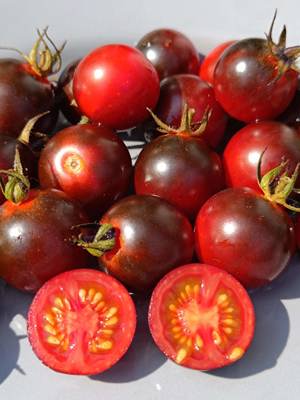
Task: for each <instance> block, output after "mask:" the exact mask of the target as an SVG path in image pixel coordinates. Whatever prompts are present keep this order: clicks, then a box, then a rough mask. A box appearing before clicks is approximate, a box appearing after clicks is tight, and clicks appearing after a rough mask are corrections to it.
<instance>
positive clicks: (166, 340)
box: [148, 263, 255, 371]
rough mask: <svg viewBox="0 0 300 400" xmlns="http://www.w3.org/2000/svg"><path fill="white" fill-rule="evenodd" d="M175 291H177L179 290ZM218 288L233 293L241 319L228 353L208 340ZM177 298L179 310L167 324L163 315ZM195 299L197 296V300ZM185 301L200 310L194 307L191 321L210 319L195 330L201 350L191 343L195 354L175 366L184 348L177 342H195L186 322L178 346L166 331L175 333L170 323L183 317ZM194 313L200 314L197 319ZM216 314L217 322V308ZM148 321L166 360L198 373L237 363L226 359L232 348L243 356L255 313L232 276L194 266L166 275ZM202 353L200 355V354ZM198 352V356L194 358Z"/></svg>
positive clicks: (155, 295)
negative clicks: (197, 291) (197, 307)
mask: <svg viewBox="0 0 300 400" xmlns="http://www.w3.org/2000/svg"><path fill="white" fill-rule="evenodd" d="M197 284H198V286H200V293H198V294H196V295H195V294H194V293H193V291H194V289H195V286H194V285H197ZM187 286H188V287H189V291H188V293H189V297H188V298H187V297H186V295H187V293H186V292H185V288H186V287H187ZM178 287H180V289H179V290H178ZM220 287H221V289H220ZM218 288H219V290H222V289H225V290H228V289H229V290H230V291H231V293H232V294H231V296H234V297H235V300H236V303H237V304H238V306H239V308H240V310H239V311H240V312H239V314H240V316H239V318H240V319H241V326H242V329H241V332H239V334H238V336H235V338H234V339H233V340H232V339H231V340H232V343H230V345H229V348H228V349H227V351H224V349H222V348H221V349H220V348H218V346H217V344H216V343H214V340H213V339H212V338H211V333H212V326H209V324H210V321H212V320H213V313H214V310H215V309H216V307H218V305H217V304H216V303H217V302H216V298H215V295H216V291H218ZM178 291H179V293H178ZM170 292H171V293H172V295H171V296H172V306H170V303H169V301H168V294H170ZM176 295H177V296H178V300H177V305H176V307H178V308H180V310H176V312H177V315H176V314H172V319H171V321H170V320H169V318H168V317H167V316H166V315H165V314H166V312H167V311H170V307H173V306H174V305H175V304H176ZM197 295H199V297H198V298H197ZM187 299H188V300H187ZM188 301H191V302H193V305H195V304H197V305H199V309H198V310H196V312H195V308H194V307H193V311H194V313H193V316H194V321H195V320H197V319H198V321H200V320H201V319H200V318H199V314H200V315H201V311H202V312H204V313H205V312H209V313H210V314H209V315H210V318H209V320H208V321H207V320H204V321H205V322H204V323H203V320H202V324H201V323H199V325H198V326H197V328H198V329H197V330H196V329H195V330H196V332H197V334H198V335H199V336H200V337H201V341H202V348H199V347H198V346H197V345H196V343H194V346H195V347H194V351H195V353H196V354H194V355H193V354H190V355H189V356H187V357H186V358H185V359H183V360H182V361H181V362H178V360H177V357H176V353H177V351H178V348H180V347H181V348H184V344H182V343H187V342H186V341H185V342H180V340H181V339H182V336H186V338H187V339H189V340H193V339H195V338H193V336H192V329H189V328H191V327H192V326H191V327H189V326H188V323H189V321H188V320H187V321H185V322H186V323H185V324H184V327H185V329H183V330H182V331H181V336H179V339H177V341H178V342H177V343H176V340H172V331H171V332H169V330H171V329H172V330H173V329H174V322H173V319H174V318H176V319H177V318H178V319H179V320H180V317H182V316H183V315H184V311H185V309H186V308H185V306H186V304H183V303H184V302H188ZM230 307H232V306H230ZM173 308H174V307H173ZM236 308H237V306H235V307H234V311H232V312H233V313H234V314H235V315H233V316H232V318H233V319H234V320H236V318H237V317H236V315H237V310H236ZM197 313H199V314H198V315H197ZM218 313H219V315H218V317H219V318H217V319H219V320H220V319H221V318H220V314H221V312H220V308H219V310H218ZM226 318H230V317H228V314H227V316H226ZM148 321H149V328H150V332H151V335H152V337H153V339H154V341H155V343H156V345H157V346H158V347H159V349H160V350H161V351H162V352H163V353H164V354H165V355H166V356H167V357H168V358H170V359H171V360H172V361H174V362H176V363H178V364H180V365H182V366H184V367H188V368H193V369H198V370H201V371H209V370H212V369H216V368H221V367H224V366H226V365H229V364H232V363H233V362H235V361H237V360H236V359H235V360H234V359H231V358H230V356H228V351H230V348H231V349H232V348H234V347H238V348H240V349H241V350H242V354H244V352H245V351H246V350H247V349H248V347H249V345H250V344H251V341H252V339H253V335H254V328H255V313H254V307H253V304H252V302H251V300H250V298H249V296H248V294H247V292H246V290H245V289H244V288H243V286H242V285H241V284H240V283H239V282H238V281H237V280H236V279H234V277H233V276H231V275H230V274H228V273H226V272H225V271H224V270H221V269H219V268H216V267H213V266H211V265H207V264H199V263H198V264H196V263H195V264H187V265H183V266H180V267H178V268H176V269H174V270H172V271H171V272H169V273H168V274H167V275H165V276H164V277H163V278H162V279H161V280H160V281H159V283H158V284H157V286H156V287H155V289H154V291H153V293H152V296H151V301H150V306H149V313H148ZM166 322H167V324H166ZM178 322H179V321H177V325H176V329H177V327H178V326H180V324H179V323H178ZM231 330H232V328H231ZM176 334H177V331H176ZM176 334H175V335H176ZM173 335H174V333H173ZM175 335H174V336H175ZM229 338H230V335H229ZM174 339H175V337H174ZM227 340H228V336H227ZM201 351H203V353H202V354H201ZM198 352H199V353H200V354H197V353H198ZM177 354H178V353H177ZM239 358H240V357H239Z"/></svg>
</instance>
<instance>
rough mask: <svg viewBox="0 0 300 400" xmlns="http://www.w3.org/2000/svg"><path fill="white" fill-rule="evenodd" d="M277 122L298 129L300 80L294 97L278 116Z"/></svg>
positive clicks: (299, 123)
mask: <svg viewBox="0 0 300 400" xmlns="http://www.w3.org/2000/svg"><path fill="white" fill-rule="evenodd" d="M278 119H279V121H281V122H283V123H285V124H287V125H289V126H293V127H295V128H300V79H299V78H298V87H297V91H296V93H295V96H294V98H293V100H292V101H291V103H290V104H289V106H288V108H287V109H286V110H285V111H284V113H282V114H281V115H280V116H279V118H278Z"/></svg>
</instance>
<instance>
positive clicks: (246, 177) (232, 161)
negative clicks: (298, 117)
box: [223, 121, 300, 194]
mask: <svg viewBox="0 0 300 400" xmlns="http://www.w3.org/2000/svg"><path fill="white" fill-rule="evenodd" d="M263 151H265V152H264V154H263V157H262V163H261V172H262V175H264V174H266V173H267V172H268V171H270V170H271V169H273V168H275V167H277V166H278V165H279V164H280V163H281V162H282V161H284V160H285V161H288V162H289V164H288V172H290V173H292V172H293V171H294V170H295V168H296V165H297V164H298V162H299V161H300V134H299V132H297V131H296V130H295V129H293V128H289V127H288V126H287V125H284V124H282V123H280V122H275V121H261V122H258V123H253V124H250V125H247V126H246V127H244V128H243V129H241V130H240V131H239V132H237V133H236V134H235V135H234V136H233V137H232V138H231V140H230V141H229V143H228V144H227V146H226V148H225V151H224V155H223V164H224V169H225V174H226V180H227V184H228V185H229V186H233V187H236V186H239V187H250V188H252V189H254V190H255V191H257V192H258V193H260V194H261V189H260V187H259V185H258V183H257V166H258V162H259V159H260V156H261V154H262V153H263ZM298 182H300V179H299V180H298Z"/></svg>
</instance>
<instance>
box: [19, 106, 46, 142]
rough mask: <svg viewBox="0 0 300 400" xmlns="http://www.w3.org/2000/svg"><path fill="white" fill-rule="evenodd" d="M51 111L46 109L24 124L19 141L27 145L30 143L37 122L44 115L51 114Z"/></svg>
mask: <svg viewBox="0 0 300 400" xmlns="http://www.w3.org/2000/svg"><path fill="white" fill-rule="evenodd" d="M49 112H50V111H45V112H43V113H41V114H38V115H36V116H35V117H33V118H31V119H30V120H29V121H28V122H27V124H26V125H25V126H24V128H23V130H22V132H21V133H20V135H19V137H18V141H19V142H22V143H23V144H25V145H29V141H30V133H31V131H32V128H33V127H34V125H35V123H36V122H37V121H38V120H39V119H40V118H41V117H43V116H44V115H46V114H49Z"/></svg>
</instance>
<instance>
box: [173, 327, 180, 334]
mask: <svg viewBox="0 0 300 400" xmlns="http://www.w3.org/2000/svg"><path fill="white" fill-rule="evenodd" d="M180 331H181V328H180V326H174V328H172V332H174V333H177V332H180Z"/></svg>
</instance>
